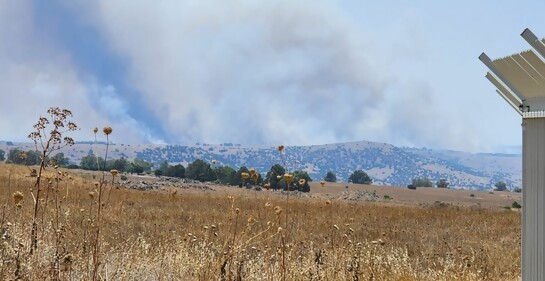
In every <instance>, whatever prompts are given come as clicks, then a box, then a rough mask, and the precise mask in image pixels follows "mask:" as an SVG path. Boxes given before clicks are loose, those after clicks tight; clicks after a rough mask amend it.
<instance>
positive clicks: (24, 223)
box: [0, 164, 521, 281]
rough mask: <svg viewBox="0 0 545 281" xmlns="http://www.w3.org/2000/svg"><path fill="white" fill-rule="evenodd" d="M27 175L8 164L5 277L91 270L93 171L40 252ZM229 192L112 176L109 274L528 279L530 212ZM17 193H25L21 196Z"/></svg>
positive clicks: (103, 258) (51, 219)
mask: <svg viewBox="0 0 545 281" xmlns="http://www.w3.org/2000/svg"><path fill="white" fill-rule="evenodd" d="M26 174H28V169H26V167H20V166H10V165H3V164H0V200H1V202H0V204H1V205H2V208H1V209H0V236H2V238H0V239H1V241H0V242H1V243H2V244H1V245H0V259H1V262H0V280H14V279H16V278H20V279H23V280H30V279H32V280H44V279H45V280H54V279H56V278H58V279H60V280H90V279H91V278H92V277H91V276H92V271H93V264H92V263H93V257H92V254H91V248H92V246H93V245H92V243H93V239H92V233H93V232H94V229H95V227H96V225H94V223H95V219H96V218H95V217H94V215H93V214H94V213H95V210H96V208H97V206H96V202H97V198H96V196H90V193H92V192H96V191H95V185H94V182H93V180H92V179H85V178H81V177H78V176H77V175H73V176H72V178H73V179H68V178H65V179H63V180H62V181H61V182H59V184H58V185H57V184H56V183H54V184H53V186H51V187H50V188H49V190H48V191H47V192H46V194H47V196H44V197H43V198H44V201H43V202H41V206H42V208H43V217H42V218H41V219H40V221H39V227H40V231H39V241H38V248H37V251H36V252H35V253H34V254H33V255H30V254H29V249H30V231H31V220H32V206H33V202H32V197H30V192H29V187H31V186H33V182H34V181H35V178H29V177H26ZM377 189H380V187H377ZM218 190H219V191H215V192H210V191H207V192H188V191H187V190H186V189H180V190H178V191H177V192H176V193H175V192H173V191H169V190H166V191H165V190H163V191H150V192H142V191H133V190H126V189H124V188H119V189H116V188H111V186H108V187H107V190H106V195H105V198H106V200H105V204H104V209H103V212H104V213H103V218H102V229H101V236H100V241H99V243H101V249H102V250H101V252H100V253H101V255H100V257H99V260H100V266H99V277H100V279H101V280H406V281H409V280H519V279H520V258H521V257H520V243H521V237H520V223H521V220H520V213H519V212H513V211H508V210H490V209H475V208H464V207H458V208H453V207H447V208H434V207H419V206H408V205H400V204H391V203H380V202H360V203H347V202H344V201H338V200H322V199H307V198H298V197H296V196H291V197H290V199H289V201H288V202H287V201H286V198H285V197H282V196H278V195H273V194H272V193H271V192H266V191H265V192H260V193H258V194H256V193H254V192H250V191H245V192H241V190H240V189H233V192H231V191H230V190H231V189H229V188H222V189H218ZM16 192H20V193H22V194H23V196H24V199H23V200H22V201H21V202H19V206H17V205H16V204H15V202H14V200H19V199H20V198H19V195H16V196H15V198H14V196H13V194H15V193H16ZM55 198H56V199H57V200H55ZM46 204H47V206H46Z"/></svg>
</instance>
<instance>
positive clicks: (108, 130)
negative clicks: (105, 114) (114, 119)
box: [102, 127, 112, 135]
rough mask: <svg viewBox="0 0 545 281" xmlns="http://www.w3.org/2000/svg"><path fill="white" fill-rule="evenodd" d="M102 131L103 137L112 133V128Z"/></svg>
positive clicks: (105, 128)
mask: <svg viewBox="0 0 545 281" xmlns="http://www.w3.org/2000/svg"><path fill="white" fill-rule="evenodd" d="M102 131H103V132H104V134H105V135H109V134H111V133H112V127H104V129H102Z"/></svg>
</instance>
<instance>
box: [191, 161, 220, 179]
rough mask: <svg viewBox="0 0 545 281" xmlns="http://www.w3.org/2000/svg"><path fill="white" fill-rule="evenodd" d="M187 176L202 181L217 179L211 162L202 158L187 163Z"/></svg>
mask: <svg viewBox="0 0 545 281" xmlns="http://www.w3.org/2000/svg"><path fill="white" fill-rule="evenodd" d="M185 176H186V177H187V178H188V179H192V180H198V181H200V182H205V181H213V180H215V177H214V174H213V172H212V168H211V167H210V164H209V163H208V162H205V161H204V160H202V159H196V160H195V161H193V162H192V163H190V164H189V165H187V168H186V169H185Z"/></svg>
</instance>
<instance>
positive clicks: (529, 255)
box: [522, 117, 545, 281]
mask: <svg viewBox="0 0 545 281" xmlns="http://www.w3.org/2000/svg"><path fill="white" fill-rule="evenodd" d="M522 143H523V145H522V170H523V172H522V173H523V176H522V185H523V188H522V202H523V207H522V280H524V281H538V280H545V243H544V241H545V231H544V227H545V118H543V117H541V118H524V119H523V120H522Z"/></svg>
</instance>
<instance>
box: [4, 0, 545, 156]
mask: <svg viewBox="0 0 545 281" xmlns="http://www.w3.org/2000/svg"><path fill="white" fill-rule="evenodd" d="M544 10H545V2H543V1H517V2H516V3H515V1H504V0H498V1H479V0H474V1H431V0H430V1H419V0H415V1H401V0H393V1H363V0H354V1H348V0H346V1H327V0H299V1H293V0H275V1H272V0H247V1H241V0H231V1H225V0H198V1H196V0H194V1H185V0H173V1H166V0H164V1H128V0H118V1H111V0H97V1H85V0H51V1H39V0H35V1H32V0H17V1H12V0H0V140H12V141H27V140H28V139H27V138H26V136H27V135H28V133H30V132H31V131H32V125H33V124H34V123H35V122H36V120H37V119H38V118H39V117H40V116H44V115H46V111H47V109H48V108H49V107H51V106H57V107H61V108H68V109H70V110H71V111H72V112H73V113H74V116H73V121H74V122H75V123H76V124H78V126H79V128H80V130H78V131H77V132H73V134H72V136H73V137H74V139H75V140H76V141H78V140H92V139H93V133H92V129H93V128H94V127H99V128H102V127H105V126H110V127H112V128H113V134H112V135H111V140H112V141H114V142H117V143H127V144H137V143H142V144H143V143H168V144H193V143H196V142H199V143H211V144H220V143H240V144H246V145H255V144H260V145H277V144H285V145H312V144H326V143H336V142H351V141H360V140H368V141H376V142H384V143H390V144H394V145H397V146H409V147H427V148H434V149H452V150H461V151H468V152H515V153H520V145H521V141H522V138H521V135H522V132H521V126H520V124H521V119H520V116H519V115H518V114H517V113H516V112H515V111H514V110H513V109H512V108H510V107H509V106H508V105H507V103H506V102H504V101H503V100H502V99H501V98H500V97H499V96H498V95H497V94H496V92H495V88H494V86H493V85H492V84H490V82H488V80H487V79H486V78H485V77H484V76H485V74H486V71H487V69H486V67H485V66H484V65H483V64H482V63H481V62H480V61H479V60H478V56H479V55H480V54H481V52H483V51H484V52H486V53H487V54H488V55H489V56H490V57H492V58H498V57H503V56H507V55H510V54H513V53H516V52H520V51H523V50H526V49H529V48H530V46H529V45H527V43H526V42H525V41H524V40H523V39H522V38H521V37H520V33H521V32H522V31H523V30H524V29H525V28H527V27H528V28H530V29H531V30H532V31H533V32H534V33H535V34H536V35H538V36H539V37H545V20H544V19H543V16H542V11H544ZM100 137H102V136H100Z"/></svg>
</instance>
